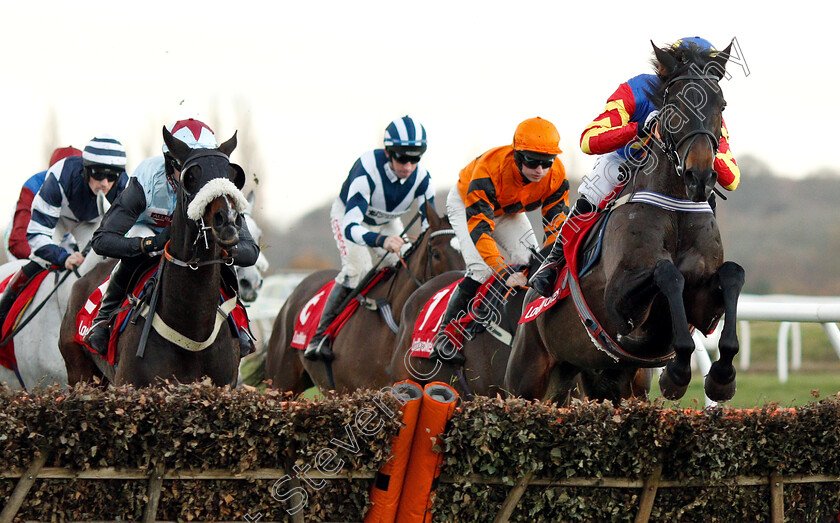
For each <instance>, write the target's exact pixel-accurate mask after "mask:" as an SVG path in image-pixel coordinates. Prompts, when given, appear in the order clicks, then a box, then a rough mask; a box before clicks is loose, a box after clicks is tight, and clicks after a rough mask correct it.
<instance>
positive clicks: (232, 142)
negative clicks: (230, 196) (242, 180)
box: [219, 131, 241, 189]
mask: <svg viewBox="0 0 840 523" xmlns="http://www.w3.org/2000/svg"><path fill="white" fill-rule="evenodd" d="M236 133H237V131H234V132H233V136H231V137H230V139H229V140H228V141H226V142H225V143H223V144H222V145H220V146H219V151H221V152H223V153H225V154H226V155H227V156H230V153H232V152H233V150H234V149H236ZM240 189H241V187H240Z"/></svg>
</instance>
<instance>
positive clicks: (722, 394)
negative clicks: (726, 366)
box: [703, 372, 737, 402]
mask: <svg viewBox="0 0 840 523" xmlns="http://www.w3.org/2000/svg"><path fill="white" fill-rule="evenodd" d="M736 388H737V387H736V386H735V378H732V381H730V382H729V383H719V382H717V381H715V380H714V378H713V377H712V373H711V372H710V373H709V374H707V375H706V380H705V382H704V383H703V389H704V390H705V391H706V396H707V397H708V398H709V399H710V400H712V401H715V402H721V401H729V400H731V399H732V398H733V397H735V389H736Z"/></svg>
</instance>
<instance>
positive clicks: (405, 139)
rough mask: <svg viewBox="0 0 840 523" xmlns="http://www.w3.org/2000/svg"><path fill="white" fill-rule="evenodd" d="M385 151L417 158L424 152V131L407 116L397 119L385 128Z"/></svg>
mask: <svg viewBox="0 0 840 523" xmlns="http://www.w3.org/2000/svg"><path fill="white" fill-rule="evenodd" d="M385 149H386V150H390V151H394V152H396V153H398V154H401V155H406V156H417V157H418V158H419V157H420V155H422V154H423V153H424V152H426V129H425V128H424V127H423V126H422V125H421V124H420V122H417V121H415V120H413V119H412V118H411V117H410V116H408V115H406V116H403V117H402V118H397V119H396V120H394V121H393V122H391V123H390V124H388V127H386V128H385Z"/></svg>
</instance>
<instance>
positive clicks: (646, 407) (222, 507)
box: [0, 384, 840, 522]
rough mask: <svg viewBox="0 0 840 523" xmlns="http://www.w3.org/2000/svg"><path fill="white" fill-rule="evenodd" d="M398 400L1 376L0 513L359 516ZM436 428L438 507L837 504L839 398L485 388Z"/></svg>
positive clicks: (562, 510)
mask: <svg viewBox="0 0 840 523" xmlns="http://www.w3.org/2000/svg"><path fill="white" fill-rule="evenodd" d="M399 407H400V404H399V402H398V401H397V399H395V398H394V397H393V396H392V395H391V394H389V393H388V392H387V391H359V392H356V393H354V394H349V395H328V396H326V397H325V398H321V399H318V400H298V401H291V398H290V397H289V396H287V395H284V394H281V393H277V392H273V391H268V392H259V391H256V390H254V389H253V388H250V387H247V388H244V389H229V388H216V387H212V386H209V385H207V384H194V385H171V384H170V385H166V386H163V387H157V388H147V389H131V388H109V389H106V390H101V389H98V388H92V387H86V386H79V387H76V388H74V389H71V390H69V391H67V390H64V391H62V390H60V389H57V388H51V389H47V390H42V391H39V392H38V393H37V394H30V393H26V392H13V391H9V390H7V389H0V500H4V501H3V504H4V506H5V509H4V512H3V513H2V514H0V520H4V519H5V520H12V519H14V520H19V521H23V520H49V519H56V518H57V519H59V520H61V519H66V520H91V519H95V520H103V519H110V520H113V519H131V520H137V519H144V518H145V519H146V520H151V519H158V520H186V521H190V520H216V521H220V520H240V521H242V520H248V521H255V520H259V521H261V522H266V521H360V520H362V519H363V517H364V513H365V510H366V507H367V504H368V492H369V490H370V487H371V484H372V482H373V481H374V477H375V475H376V471H377V470H379V468H380V467H381V466H382V465H383V464H384V463H385V461H386V459H387V457H388V455H389V452H390V444H391V439H392V438H393V437H394V436H395V435H396V434H397V432H398V431H399V427H400V419H399V418H400V416H399ZM431 436H433V435H430V437H431ZM437 444H438V446H439V447H440V450H441V452H442V453H443V461H442V471H441V472H442V475H441V481H440V484H439V485H438V488H437V492H436V494H435V497H434V505H433V511H434V514H435V519H436V520H438V521H494V520H496V521H504V520H510V521H527V522H531V521H537V520H554V521H633V520H636V521H639V520H647V519H648V518H649V519H650V520H651V521H703V522H706V521H769V520H773V521H782V520H786V521H808V522H812V521H837V517H838V512H840V396H832V397H829V398H826V399H822V400H820V401H815V402H813V403H810V404H808V405H807V406H805V407H800V408H796V409H788V408H779V407H777V406H775V405H767V406H765V407H764V408H760V409H749V410H732V409H726V408H719V407H716V408H710V409H705V410H702V411H698V410H692V409H671V408H666V404H665V403H661V402H657V403H648V402H626V403H623V404H621V405H617V406H616V405H612V404H610V403H608V402H607V403H588V402H584V403H579V404H576V405H574V406H572V407H570V408H557V407H556V406H555V405H552V404H547V403H540V402H530V401H524V400H520V399H501V398H479V399H477V400H476V401H473V402H465V403H462V404H461V405H460V408H459V409H458V410H456V412H455V414H454V415H453V417H452V419H451V420H450V422H449V424H448V426H447V430H446V431H445V433H444V434H443V435H442V436H441V437H440V438H438V440H437ZM408 473H409V474H411V471H409V472H408Z"/></svg>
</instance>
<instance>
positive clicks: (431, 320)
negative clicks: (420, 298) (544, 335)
mask: <svg viewBox="0 0 840 523" xmlns="http://www.w3.org/2000/svg"><path fill="white" fill-rule="evenodd" d="M461 280H463V278H461V279H458V280H456V281H454V282H453V283H451V284H450V285H448V286H446V287H444V288H443V289H441V290H439V291H438V292H436V293H435V294H434V295H433V296H432V297H431V298H429V300H428V301H427V302H426V304H425V305H424V306H423V309H422V310H421V311H420V314H419V316H417V321H416V322H415V324H414V332H413V333H412V336H411V348H410V349H409V352H410V354H411V356H412V357H416V358H428V357H429V355H430V354H431V352H432V346H433V344H434V340H435V337H436V336H438V330H439V329H440V323H441V320H442V318H443V313H444V312H445V311H446V306H447V304H448V303H449V297H450V296H451V295H452V291H453V290H454V289H455V287H456V286H457V285H458V284H459V283H460V282H461ZM507 296H508V288H507V285H505V284H504V282H503V281H502V280H499V279H498V278H497V277H496V276H495V275H493V276H491V277H490V278H488V279H487V281H485V282H484V283H482V284H481V286H480V287H479V288H478V291H476V294H475V298H473V300H471V302H470V303H471V304H472V305H471V306H470V309H469V310H467V311H464V312H465V314H464V315H461V316H459V317H458V318H456V319H454V320H452V321H451V322H450V323H449V325H447V327H446V334H445V335H446V336H447V337H448V338H449V339H450V340H452V342H453V343H454V344H455V346H456V347H463V345H464V339H465V338H466V339H472V338H473V337H474V336H476V335H478V334H480V333H482V332H485V331H487V332H489V333H490V334H492V335H493V337H495V338H496V339H498V340H499V341H501V342H502V343H506V344H508V345H509V344H510V343H511V339H512V336H513V333H512V332H510V329H505V328H504V327H503V325H504V323H505V318H504V311H505V304H506V303H507V301H508V300H507Z"/></svg>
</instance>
